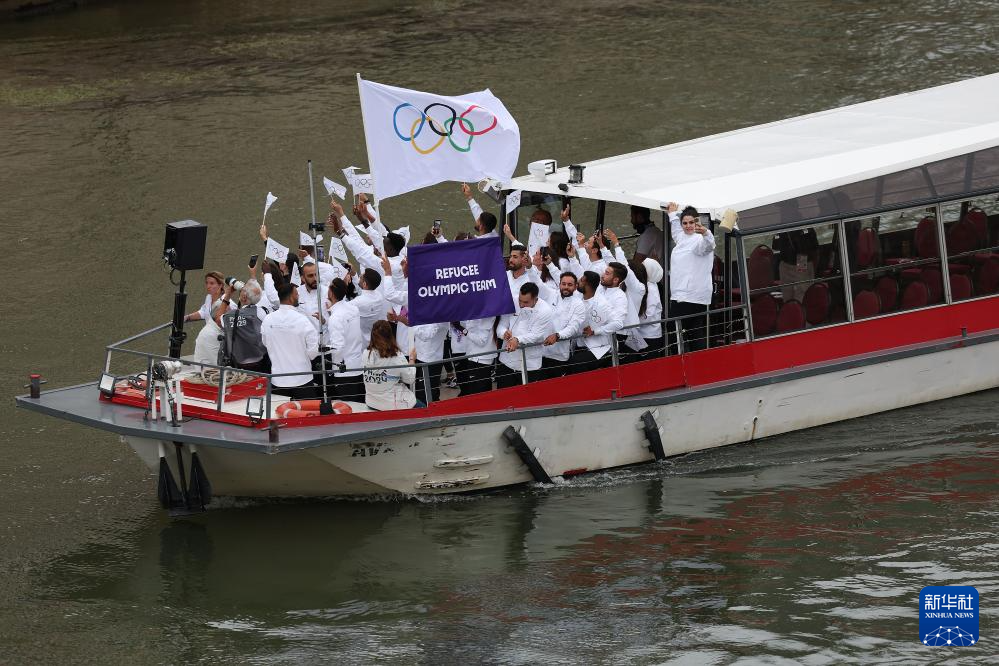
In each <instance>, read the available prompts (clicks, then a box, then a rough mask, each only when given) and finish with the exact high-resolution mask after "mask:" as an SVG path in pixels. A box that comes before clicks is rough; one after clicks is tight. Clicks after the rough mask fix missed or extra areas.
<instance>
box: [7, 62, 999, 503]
mask: <svg viewBox="0 0 999 666" xmlns="http://www.w3.org/2000/svg"><path fill="white" fill-rule="evenodd" d="M582 166H583V167H585V169H578V168H573V169H570V168H560V169H554V170H553V172H552V173H544V172H536V171H535V172H533V173H532V174H531V175H529V176H525V177H520V178H515V179H513V180H512V181H511V182H505V183H499V184H497V186H496V188H495V189H498V190H500V191H501V192H502V193H507V192H512V191H517V190H519V191H521V192H522V199H521V204H520V206H521V208H520V210H521V211H523V210H525V209H526V210H528V211H530V210H531V209H533V207H535V206H537V205H548V206H549V207H550V208H552V209H555V210H560V209H561V206H562V204H563V202H565V201H568V200H571V201H572V202H573V211H574V213H575V215H574V216H575V217H576V218H577V223H578V221H579V219H580V218H579V211H580V210H586V209H587V206H589V205H592V208H593V210H594V212H595V218H596V219H595V224H596V226H597V227H601V226H602V225H603V222H604V218H605V217H606V216H607V214H608V210H609V209H612V208H613V207H615V206H621V210H622V211H626V210H627V208H626V207H627V206H629V205H633V206H641V207H645V208H649V209H652V210H653V211H659V210H664V209H665V206H666V204H667V202H669V201H678V202H680V203H681V204H684V205H685V204H690V205H693V206H695V207H696V208H697V209H698V210H699V211H700V212H701V213H702V214H703V215H704V216H705V217H706V218H707V219H709V220H710V224H711V225H712V228H713V229H714V231H715V235H716V238H717V239H718V243H717V246H718V250H717V253H716V260H715V261H716V280H715V282H716V286H717V290H716V295H715V301H714V303H713V304H712V306H711V311H710V315H709V320H708V333H707V339H706V340H705V341H704V342H705V344H706V348H705V349H702V350H699V351H684V350H683V346H684V344H685V343H689V342H690V341H685V340H679V341H678V340H676V339H675V334H674V337H671V338H670V341H671V343H672V344H671V346H670V349H669V350H667V351H671V353H669V354H668V355H664V356H662V357H656V358H651V359H648V360H643V361H640V362H637V363H628V364H619V363H618V362H617V361H618V355H617V353H616V349H615V350H614V353H613V365H612V366H611V367H607V368H601V369H597V370H591V371H588V372H584V373H579V374H574V375H570V376H567V377H563V378H557V379H548V380H545V381H542V382H535V383H528V384H524V385H520V386H514V387H511V388H505V389H502V390H494V391H491V392H488V393H484V394H478V395H470V396H464V397H455V398H451V399H446V400H440V401H437V402H433V403H431V404H429V405H428V406H426V407H420V408H414V409H407V410H399V411H392V412H374V411H368V410H366V409H365V408H364V406H363V405H353V407H354V409H353V411H352V412H351V413H347V414H328V415H321V416H314V417H309V418H286V417H282V416H281V414H283V413H284V411H281V412H280V413H279V409H280V406H281V404H282V403H283V402H285V401H286V399H285V398H283V397H282V396H280V395H278V394H277V393H272V392H271V390H270V383H269V381H268V378H267V376H266V375H261V376H252V377H250V379H249V381H243V382H240V383H238V384H233V383H230V382H227V381H226V375H227V374H228V375H229V376H230V377H232V373H234V372H235V371H234V370H232V369H231V368H230V369H228V370H226V369H220V372H221V374H222V382H221V383H222V388H221V389H217V388H215V387H211V386H208V387H206V386H200V387H199V386H197V385H195V384H191V383H189V382H183V381H180V380H181V379H182V377H184V376H185V375H188V374H197V371H198V368H196V367H194V366H192V365H190V364H188V365H186V366H185V370H183V371H182V372H181V373H180V374H179V375H176V376H169V375H171V372H172V371H171V369H170V366H169V364H166V365H164V363H163V362H165V361H169V360H170V357H168V356H165V355H164V356H157V355H152V354H147V353H142V352H138V351H134V350H131V349H129V345H130V344H132V343H133V342H135V341H136V340H139V339H140V338H143V337H147V336H151V335H157V334H159V335H162V334H163V333H164V332H165V331H166V330H168V329H169V327H170V326H171V324H164V325H163V326H160V327H158V328H156V329H153V330H151V331H147V332H145V333H143V334H140V335H138V336H134V337H133V338H129V339H128V340H125V341H123V342H121V343H116V344H113V345H110V346H109V347H108V348H107V362H106V365H105V368H104V375H103V376H102V378H101V380H100V381H99V382H93V383H88V384H84V385H81V386H74V387H69V388H63V389H55V390H50V391H44V392H40V391H37V390H33V392H32V393H33V394H32V395H31V396H21V397H18V398H17V403H18V405H19V406H21V407H23V408H26V409H30V410H33V411H38V412H41V413H44V414H48V415H51V416H56V417H60V418H64V419H67V420H70V421H75V422H78V423H83V424H85V425H88V426H91V427H94V428H99V429H102V430H107V431H110V432H113V433H116V434H118V435H120V436H121V437H122V438H123V439H124V440H125V441H127V442H128V444H129V445H130V446H131V447H132V448H133V449H134V450H135V451H136V453H138V455H139V456H140V457H141V458H142V459H143V460H144V461H145V462H146V463H147V464H148V465H149V466H150V467H151V468H152V469H154V470H156V469H159V470H160V489H159V495H160V499H161V501H163V502H164V504H165V505H166V506H167V507H169V508H171V509H174V510H178V511H183V510H197V509H199V508H201V507H202V506H203V504H204V502H205V501H207V499H208V498H209V497H210V495H211V494H212V493H214V494H217V495H235V496H334V495H385V494H426V493H451V492H465V491H475V490H484V489H491V488H499V487H504V486H511V485H514V484H523V483H528V482H540V483H551V482H552V480H553V479H557V478H558V477H566V476H570V475H575V474H581V473H585V472H592V471H595V470H604V469H608V468H613V467H620V466H623V465H633V464H637V463H645V462H651V461H655V460H659V459H664V458H667V457H669V456H675V455H678V454H682V453H688V452H691V451H699V450H703V449H709V448H712V447H717V446H723V445H726V444H735V443H739V442H747V441H752V440H756V439H760V438H763V437H769V436H772V435H777V434H780V433H786V432H790V431H793V430H799V429H803V428H810V427H813V426H817V425H822V424H826V423H831V422H834V421H839V420H843V419H851V418H857V417H861V416H865V415H868V414H873V413H876V412H882V411H886V410H891V409H896V408H899V407H904V406H908V405H914V404H918V403H923V402H928V401H932V400H940V399H944V398H952V397H954V396H959V395H963V394H967V393H971V392H974V391H981V390H985V389H991V388H995V387H996V386H999V202H997V195H999V75H990V76H985V77H980V78H976V79H971V80H967V81H962V82H958V83H954V84H950V85H945V86H940V87H936V88H931V89H927V90H922V91H919V92H914V93H908V94H903V95H897V96H894V97H889V98H885V99H880V100H875V101H871V102H865V103H862V104H856V105H852V106H847V107H843V108H838V109H833V110H830V111H824V112H821V113H815V114H810V115H806V116H802V117H798V118H791V119H787V120H781V121H778V122H774V123H770V124H766V125H761V126H757V127H750V128H746V129H741V130H736V131H732V132H727V133H724V134H719V135H715V136H709V137H706V138H702V139H695V140H691V141H685V142H682V143H678V144H674V145H668V146H663V147H660V148H653V149H650V150H645V151H641V152H637V153H631V154H626V155H620V156H617V157H610V158H606V159H601V160H597V161H594V162H587V163H584V164H582ZM730 210H731V211H735V212H736V213H738V223H737V225H736V226H735V227H734V228H732V229H724V228H723V227H722V226H721V224H720V223H719V222H718V220H721V219H722V218H723V217H725V213H726V211H730ZM626 215H627V213H626V212H622V213H621V215H620V216H619V219H627V218H626ZM730 216H731V214H729V217H730ZM517 217H518V211H517V210H512V211H507V210H505V209H502V210H501V218H500V219H504V218H505V219H507V220H509V221H510V222H511V223H512V224H514V225H515V224H516V221H517ZM659 217H660V216H659V215H655V216H654V218H653V219H658V218H659ZM662 220H663V223H664V224H666V225H667V226H668V222H666V220H665V215H664V214H663V215H662ZM664 238H665V240H664V244H665V247H663V249H662V252H663V256H665V257H668V255H669V249H670V247H669V243H670V241H669V234H668V233H667V234H664ZM667 263H668V262H667ZM667 268H668V266H667ZM667 281H668V280H667ZM666 298H668V294H667V296H666ZM667 314H668V313H667ZM677 345H679V347H678V346H677ZM677 352H679V353H677ZM420 371H421V372H423V370H422V369H421V370H420ZM149 377H153V378H154V380H156V378H157V377H169V378H167V379H166V380H165V381H162V380H159V381H153V382H152V383H149V382H146V379H147V378H149ZM166 388H169V389H171V393H170V394H169V395H168V394H167V392H166V391H165V390H164V389H166ZM178 389H179V391H178ZM178 393H179V394H180V396H181V397H180V398H179V403H180V410H175V409H174V407H173V405H172V404H171V400H173V399H174V398H175V397H176V394H178ZM177 411H180V412H181V413H180V414H177ZM164 413H165V414H166V415H167V417H166V418H164ZM178 417H179V418H178Z"/></svg>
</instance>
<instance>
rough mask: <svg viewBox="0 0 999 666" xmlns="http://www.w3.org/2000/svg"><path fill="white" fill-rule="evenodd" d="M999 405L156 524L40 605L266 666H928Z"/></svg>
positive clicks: (963, 557) (976, 529) (989, 544)
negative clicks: (140, 625) (462, 489)
mask: <svg viewBox="0 0 999 666" xmlns="http://www.w3.org/2000/svg"><path fill="white" fill-rule="evenodd" d="M997 398H999V392H996V391H992V392H988V393H982V394H978V395H975V396H969V397H967V398H963V399H961V401H960V406H961V409H960V410H956V409H954V408H953V407H954V406H955V404H956V403H954V402H949V403H936V404H934V405H930V406H926V407H921V408H913V409H906V410H900V411H897V412H892V413H889V414H884V415H880V416H878V417H874V418H869V419H865V420H863V421H858V422H848V423H842V424H838V425H834V426H828V427H824V428H818V429H814V430H810V431H805V432H800V433H795V434H793V435H788V436H783V437H776V438H772V439H768V440H763V441H760V442H757V443H754V444H749V445H744V446H736V447H730V448H727V449H722V450H718V451H712V452H706V453H702V454H696V455H690V456H685V457H682V458H678V459H674V460H671V461H669V462H668V463H667V464H662V465H650V466H645V467H635V468H630V469H624V470H617V471H613V472H608V473H604V474H597V475H592V476H588V477H580V478H576V479H574V480H572V481H570V482H567V483H564V484H562V485H560V486H559V487H556V488H554V489H543V488H527V489H521V490H517V491H511V492H507V493H501V494H495V495H488V496H478V497H452V498H440V499H439V500H437V501H431V502H425V503H421V502H415V501H397V502H357V501H336V500H330V501H325V502H314V501H313V502H262V501H237V500H228V501H225V502H223V503H222V505H221V506H219V507H216V508H215V509H214V510H212V511H210V512H208V513H207V514H204V515H202V516H199V517H196V518H193V519H187V520H173V521H171V520H170V519H168V518H166V517H164V516H163V515H161V514H160V513H159V512H155V513H151V514H150V515H149V518H148V520H147V521H145V522H144V523H143V524H141V525H140V526H139V527H137V528H136V529H135V530H134V531H132V532H131V533H128V534H121V535H118V536H117V537H116V538H115V539H113V540H112V541H111V542H107V543H97V542H95V543H91V544H90V545H88V546H87V547H86V548H83V549H82V550H80V551H78V552H76V553H75V554H73V555H70V556H67V557H64V558H59V559H57V560H55V561H53V562H52V563H51V564H50V565H49V566H47V567H45V569H43V570H42V571H40V572H39V575H38V586H37V587H38V589H40V590H42V591H43V592H42V593H41V594H42V595H50V596H53V597H58V598H71V599H75V600H78V601H80V602H83V603H100V604H107V603H108V602H112V603H113V604H115V605H117V606H119V607H123V608H124V607H127V608H138V609H139V610H140V612H141V614H142V615H143V616H144V617H145V618H146V619H145V620H144V621H145V622H152V623H157V622H162V623H165V624H169V623H180V625H181V626H182V627H185V634H186V635H187V640H188V641H189V642H190V643H191V649H192V650H193V651H192V653H191V654H192V655H194V654H202V653H201V652H199V651H198V646H199V645H202V644H204V645H209V644H211V645H216V644H219V643H221V644H225V645H227V646H228V647H227V649H228V650H230V651H233V650H234V651H235V653H232V652H230V653H229V654H230V656H234V655H244V656H249V655H257V656H258V657H259V656H261V655H267V656H268V658H269V659H271V658H273V659H275V660H283V659H309V658H321V655H328V654H331V652H330V651H331V650H336V651H345V653H346V654H348V655H350V657H351V658H352V659H357V660H359V661H364V660H366V659H370V658H399V659H402V660H408V659H412V658H419V659H425V660H427V661H430V662H438V661H441V660H444V659H446V658H447V659H455V658H460V659H467V660H472V661H481V660H497V661H501V662H533V661H552V662H555V663H559V662H564V661H603V660H609V659H611V658H614V657H616V656H620V657H624V658H630V659H635V660H638V661H643V660H659V659H663V658H665V657H668V656H671V655H673V656H675V655H676V654H677V653H678V651H682V652H686V651H691V650H693V651H695V655H694V656H696V657H697V659H698V660H701V661H708V662H710V661H712V660H716V659H721V660H727V659H730V658H732V657H734V656H737V655H757V656H760V655H762V654H769V655H771V656H774V657H784V658H790V659H800V658H802V657H804V656H805V655H822V656H824V657H825V658H829V659H832V660H835V661H838V660H841V659H850V658H861V659H863V658H865V657H869V656H871V655H872V654H874V653H872V652H871V651H872V650H882V651H884V650H888V651H890V652H891V653H892V654H896V655H904V656H905V658H906V659H912V660H916V661H919V660H921V659H923V658H924V657H926V656H927V655H925V654H923V653H921V652H920V651H919V647H921V646H918V644H916V643H915V641H914V640H912V636H910V635H909V634H913V635H914V633H915V622H914V617H915V605H914V604H915V602H914V600H915V598H916V596H917V593H918V590H919V589H920V588H921V587H922V586H924V585H928V584H958V583H968V584H974V585H977V586H978V589H979V591H980V593H982V594H983V596H984V595H986V594H987V593H989V592H995V591H999V580H997V578H999V573H997V572H996V570H995V566H994V563H995V558H996V555H997V554H999V552H997V547H996V546H995V544H994V542H993V540H992V539H991V537H990V536H989V534H990V533H991V534H994V530H995V526H996V523H997V516H999V506H997V500H996V497H995V480H996V478H999V423H997V421H996V418H995V416H994V414H995V409H994V407H995V405H996V401H997ZM974 414H977V415H979V418H977V419H975V418H970V419H969V415H974ZM915 433H918V434H915ZM989 526H991V527H989ZM983 631H984V627H983ZM554 632H557V635H558V640H557V641H553V640H552V636H553V635H554ZM565 645H572V646H573V650H574V654H573V656H572V658H569V657H566V655H565V654H563V653H562V652H561V651H560V647H559V646H565ZM706 646H707V647H706Z"/></svg>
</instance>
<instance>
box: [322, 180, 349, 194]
mask: <svg viewBox="0 0 999 666" xmlns="http://www.w3.org/2000/svg"><path fill="white" fill-rule="evenodd" d="M323 185H324V186H325V187H326V194H328V195H330V196H333V195H334V194H336V195H337V196H338V197H340V198H341V199H343V197H344V196H345V195H346V194H347V188H346V187H344V186H343V185H341V184H340V183H337V182H335V181H332V180H330V179H329V178H327V177H326V176H323Z"/></svg>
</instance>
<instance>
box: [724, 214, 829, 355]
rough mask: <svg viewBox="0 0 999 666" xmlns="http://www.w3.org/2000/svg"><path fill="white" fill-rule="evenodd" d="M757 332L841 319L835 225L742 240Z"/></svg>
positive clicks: (826, 322)
mask: <svg viewBox="0 0 999 666" xmlns="http://www.w3.org/2000/svg"><path fill="white" fill-rule="evenodd" d="M743 243H744V250H745V253H746V260H747V275H748V280H749V302H750V312H751V315H752V319H753V332H754V334H755V335H756V336H766V335H774V334H777V333H788V332H790V331H796V330H801V329H804V328H811V327H814V326H824V325H827V324H834V323H837V322H842V321H846V308H845V305H844V303H845V301H844V293H845V290H844V285H843V274H842V262H841V261H840V256H839V255H840V253H839V238H838V234H837V224H836V223H830V224H820V225H816V226H811V227H806V228H801V229H791V230H787V231H782V232H781V233H778V234H757V235H755V236H748V237H746V238H744V239H743Z"/></svg>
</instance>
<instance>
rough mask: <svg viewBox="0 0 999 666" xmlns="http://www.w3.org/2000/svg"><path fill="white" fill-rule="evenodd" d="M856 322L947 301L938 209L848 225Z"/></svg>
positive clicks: (847, 233)
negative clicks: (943, 276) (941, 264)
mask: <svg viewBox="0 0 999 666" xmlns="http://www.w3.org/2000/svg"><path fill="white" fill-rule="evenodd" d="M843 227H844V229H845V233H846V244H847V256H848V257H849V261H850V271H851V272H850V286H851V288H852V292H853V294H852V299H853V301H852V302H853V316H854V319H866V318H868V317H875V316H877V315H881V314H888V313H891V312H898V311H901V310H911V309H914V308H919V307H925V306H927V305H933V304H935V303H942V302H943V301H944V291H943V279H942V276H941V272H940V245H939V242H938V239H937V220H936V215H935V208H934V207H928V208H910V209H908V210H903V211H897V212H891V213H886V214H884V215H880V216H876V217H869V218H864V219H859V220H848V221H846V222H844V224H843Z"/></svg>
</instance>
